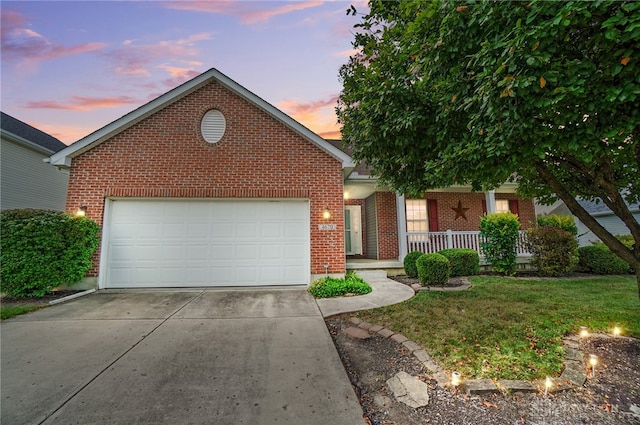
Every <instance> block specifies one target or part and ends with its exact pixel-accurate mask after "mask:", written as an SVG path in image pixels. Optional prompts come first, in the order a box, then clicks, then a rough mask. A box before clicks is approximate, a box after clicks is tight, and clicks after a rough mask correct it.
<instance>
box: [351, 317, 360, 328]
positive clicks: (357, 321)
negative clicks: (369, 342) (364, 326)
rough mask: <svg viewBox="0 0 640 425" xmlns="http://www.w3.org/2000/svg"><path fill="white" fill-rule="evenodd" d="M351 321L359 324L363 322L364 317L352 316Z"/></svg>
mask: <svg viewBox="0 0 640 425" xmlns="http://www.w3.org/2000/svg"><path fill="white" fill-rule="evenodd" d="M349 322H350V323H351V324H353V325H356V326H358V325H359V324H360V323H362V319H358V318H357V317H350V318H349Z"/></svg>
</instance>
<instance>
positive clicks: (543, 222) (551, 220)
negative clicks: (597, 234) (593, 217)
mask: <svg viewBox="0 0 640 425" xmlns="http://www.w3.org/2000/svg"><path fill="white" fill-rule="evenodd" d="M536 221H537V222H538V226H540V227H546V226H551V227H556V228H558V229H562V230H564V231H566V232H569V233H571V234H572V235H573V236H577V235H578V226H576V223H575V221H574V220H573V216H572V215H559V214H549V215H539V216H538V217H537V219H536Z"/></svg>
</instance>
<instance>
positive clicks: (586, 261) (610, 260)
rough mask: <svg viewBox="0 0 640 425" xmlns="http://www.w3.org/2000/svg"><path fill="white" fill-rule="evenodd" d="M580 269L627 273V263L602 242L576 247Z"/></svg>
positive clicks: (597, 272) (594, 271)
mask: <svg viewBox="0 0 640 425" xmlns="http://www.w3.org/2000/svg"><path fill="white" fill-rule="evenodd" d="M578 258H579V260H578V266H579V267H580V270H582V271H584V272H587V273H594V274H627V273H630V272H631V267H630V266H629V263H627V262H626V261H624V260H623V259H622V258H620V257H618V256H617V255H616V254H614V253H613V252H611V251H610V250H609V248H607V246H606V245H605V244H603V243H597V244H595V245H591V246H581V247H580V248H578Z"/></svg>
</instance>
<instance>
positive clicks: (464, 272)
mask: <svg viewBox="0 0 640 425" xmlns="http://www.w3.org/2000/svg"><path fill="white" fill-rule="evenodd" d="M438 254H440V255H444V256H445V257H447V259H448V260H449V262H450V263H451V276H474V275H477V274H478V273H480V255H478V252H477V251H476V250H475V249H471V248H449V249H443V250H442V251H438Z"/></svg>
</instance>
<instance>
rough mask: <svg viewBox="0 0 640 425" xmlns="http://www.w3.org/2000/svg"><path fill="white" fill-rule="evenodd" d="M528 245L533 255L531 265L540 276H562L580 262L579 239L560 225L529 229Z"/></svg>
mask: <svg viewBox="0 0 640 425" xmlns="http://www.w3.org/2000/svg"><path fill="white" fill-rule="evenodd" d="M527 246H528V247H529V251H530V252H531V254H532V255H533V258H532V259H531V265H532V266H534V267H535V268H537V269H538V274H539V275H540V276H562V275H566V274H568V273H570V272H571V271H573V269H574V268H575V266H576V264H578V241H576V238H575V237H574V235H573V234H571V233H570V232H568V231H565V230H562V229H561V228H559V227H554V226H545V227H536V228H532V229H529V230H527Z"/></svg>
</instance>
